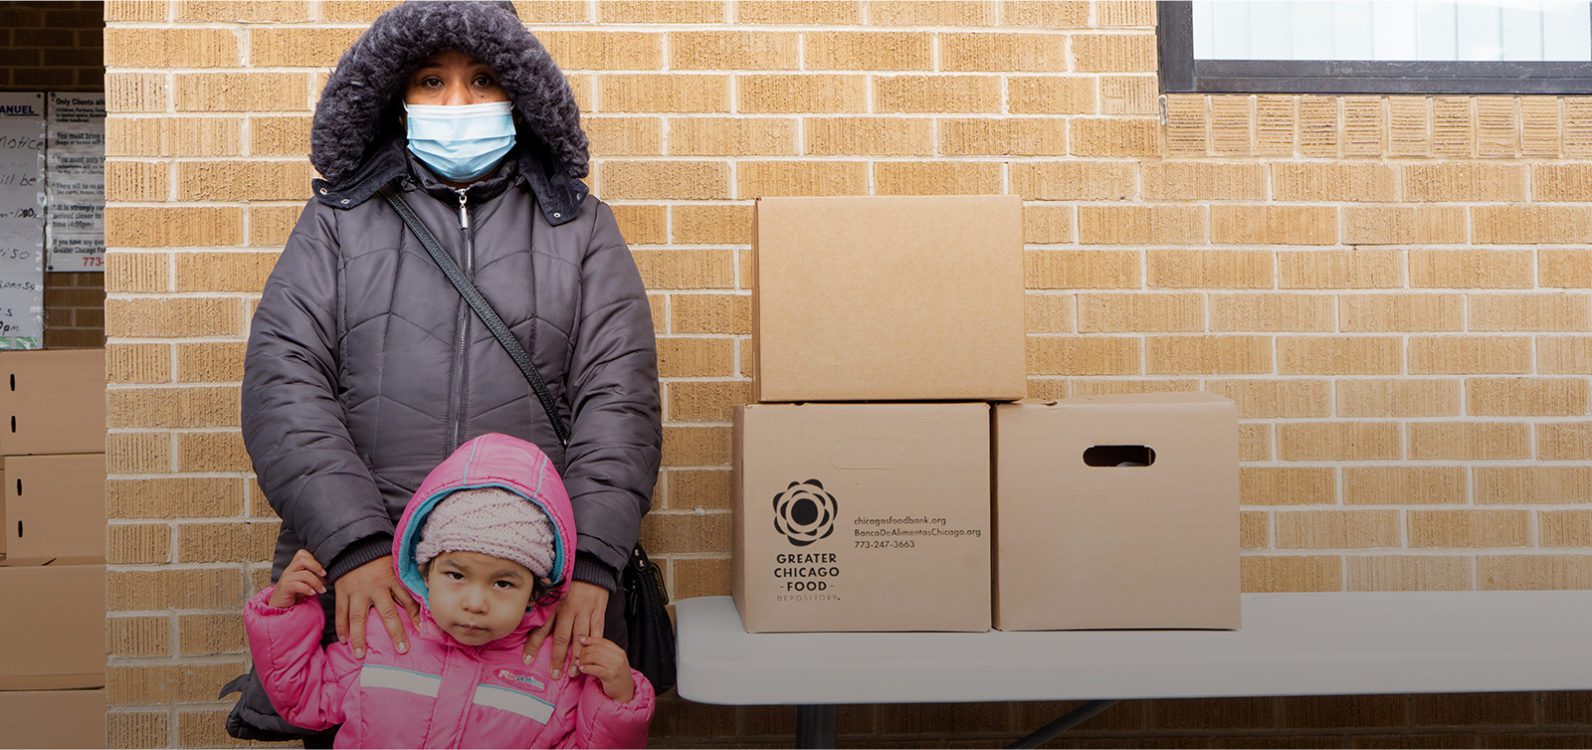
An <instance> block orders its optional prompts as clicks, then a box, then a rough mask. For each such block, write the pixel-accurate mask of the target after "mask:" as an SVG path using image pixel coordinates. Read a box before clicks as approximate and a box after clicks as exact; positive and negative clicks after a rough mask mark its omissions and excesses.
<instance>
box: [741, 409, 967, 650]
mask: <svg viewBox="0 0 1592 750" xmlns="http://www.w3.org/2000/svg"><path fill="white" fill-rule="evenodd" d="M989 460H990V459H989V406H988V405H987V404H982V403H980V404H799V405H797V404H775V405H769V404H753V405H750V406H742V407H740V408H739V409H737V411H736V413H735V472H734V474H735V476H734V483H735V496H736V501H735V518H734V541H733V544H734V562H733V565H734V583H733V588H734V596H735V605H736V608H737V609H738V610H740V613H741V622H742V624H743V625H744V626H745V627H746V629H747V631H748V632H754V633H756V632H795V631H904V630H945V631H985V630H988V629H989V625H990V608H989V601H990V599H989V596H990V535H989V521H990V503H989V470H990V465H989Z"/></svg>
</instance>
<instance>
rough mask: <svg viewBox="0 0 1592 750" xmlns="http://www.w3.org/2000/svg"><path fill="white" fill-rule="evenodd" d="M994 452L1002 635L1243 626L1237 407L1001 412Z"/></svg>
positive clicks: (1200, 401) (1029, 405)
mask: <svg viewBox="0 0 1592 750" xmlns="http://www.w3.org/2000/svg"><path fill="white" fill-rule="evenodd" d="M995 454H996V459H995V543H996V563H995V572H996V581H995V590H996V592H995V626H996V627H998V628H1000V629H1002V630H1070V629H1095V628H1110V629H1129V628H1209V629H1236V628H1238V627H1239V605H1240V590H1239V577H1238V550H1239V544H1238V412H1237V409H1236V408H1235V407H1234V405H1233V402H1231V401H1229V400H1228V399H1226V398H1223V397H1222V396H1218V395H1215V394H1210V393H1150V394H1136V395H1121V396H1090V397H1085V398H1074V399H1066V400H1062V401H1053V402H1036V401H1023V402H1019V403H1015V404H999V405H997V406H996V407H995Z"/></svg>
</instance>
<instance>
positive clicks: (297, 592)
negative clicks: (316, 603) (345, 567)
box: [270, 549, 326, 609]
mask: <svg viewBox="0 0 1592 750" xmlns="http://www.w3.org/2000/svg"><path fill="white" fill-rule="evenodd" d="M324 593H326V568H324V567H321V564H320V563H319V562H317V561H316V560H315V556H314V555H312V554H310V551H309V550H307V549H301V550H299V551H298V552H297V553H295V554H294V555H293V560H292V561H291V562H289V563H288V564H287V570H284V571H282V577H281V578H280V579H278V580H277V582H276V588H275V589H272V590H271V600H270V605H271V606H273V607H276V608H277V609H287V608H288V607H291V606H293V605H295V604H298V603H299V600H300V599H303V598H305V597H309V596H316V595H318V594H324Z"/></svg>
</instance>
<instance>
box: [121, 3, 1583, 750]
mask: <svg viewBox="0 0 1592 750" xmlns="http://www.w3.org/2000/svg"><path fill="white" fill-rule="evenodd" d="M382 7H384V5H382V4H369V3H361V2H334V1H333V0H321V1H320V2H297V3H294V2H281V3H263V2H261V3H226V2H188V1H187V0H178V1H173V2H167V1H166V0H124V1H120V2H118V1H114V0H113V1H112V2H109V3H108V4H107V10H106V12H107V16H108V18H109V26H110V31H109V34H110V36H109V39H110V49H109V51H108V54H109V58H110V59H111V60H112V61H113V63H112V67H111V69H110V71H109V74H108V81H107V90H108V91H109V92H110V97H111V107H112V109H113V116H112V120H111V122H110V125H109V136H110V147H109V161H110V166H111V168H112V169H115V170H119V172H118V173H119V174H126V175H128V176H129V178H128V179H127V180H125V181H118V182H117V183H116V185H117V186H116V188H115V192H114V193H113V194H112V195H111V196H110V200H111V202H112V209H111V211H110V216H109V218H108V225H107V235H108V238H109V244H110V245H111V246H112V247H111V255H110V260H109V264H108V265H109V270H110V273H109V277H108V279H107V282H108V284H109V287H110V294H111V306H110V322H109V325H110V333H111V336H112V340H111V345H110V352H109V355H110V362H111V365H110V370H111V380H112V385H111V391H112V392H111V394H110V398H111V401H110V403H111V412H110V413H111V415H112V417H111V418H112V424H111V435H110V443H109V445H110V447H109V453H110V457H109V461H110V467H111V469H110V470H111V472H112V477H113V478H112V483H111V490H110V501H109V503H110V504H109V510H110V515H111V517H112V519H113V521H112V524H113V534H112V536H111V555H112V571H113V572H112V576H113V577H114V578H115V581H114V583H115V586H114V587H113V590H114V591H116V592H117V593H116V595H115V596H114V597H113V601H112V607H113V609H114V610H115V612H113V613H112V619H111V628H110V634H111V643H112V654H113V656H112V661H113V668H112V679H111V684H112V688H111V693H112V696H111V698H112V701H113V703H114V704H115V705H116V706H117V708H116V716H115V717H114V719H115V720H114V721H113V723H112V726H113V736H112V741H113V744H115V745H117V746H133V745H139V744H167V743H169V744H181V745H200V744H206V743H221V742H224V741H225V737H224V735H223V733H222V732H221V731H220V730H219V727H218V725H217V722H218V720H219V716H220V715H221V712H223V711H224V710H225V707H226V704H225V703H215V702H212V701H210V698H211V694H209V693H207V692H206V690H208V689H209V686H211V685H212V684H213V683H214V682H215V679H216V678H217V677H218V676H219V675H220V674H223V673H226V672H228V671H229V670H235V669H239V668H241V666H242V664H243V662H244V657H243V655H242V650H243V644H242V641H241V638H240V636H239V635H238V632H237V629H236V627H235V622H234V621H233V620H232V619H231V618H233V617H234V616H235V614H236V612H237V610H238V607H239V605H240V604H241V602H242V600H243V597H244V596H245V595H246V594H247V593H248V592H249V591H251V590H253V587H254V586H257V585H259V584H260V582H261V581H263V580H264V578H265V575H266V567H265V560H266V559H267V554H268V551H269V543H268V540H269V537H270V533H271V530H272V527H273V522H274V519H273V517H272V514H271V511H270V510H269V508H268V507H266V506H265V504H264V503H263V502H262V499H261V498H260V497H259V493H258V490H257V488H256V487H255V485H254V483H253V482H252V481H251V479H250V476H249V474H248V473H247V471H246V470H247V463H246V460H245V458H244V456H243V453H242V450H241V446H240V445H239V441H238V439H237V429H236V409H235V405H236V400H237V383H238V380H239V374H240V370H241V362H240V359H241V356H242V342H243V336H244V327H245V324H246V320H247V315H248V312H249V310H250V305H251V302H252V301H253V299H254V298H255V296H256V295H257V292H258V288H259V285H260V283H261V280H262V278H263V275H264V274H265V273H266V271H267V269H268V267H269V263H270V258H271V257H272V254H273V253H275V252H277V251H278V250H279V248H280V245H281V243H282V242H283V239H284V237H285V235H286V232H287V229H288V228H289V227H290V226H291V222H292V220H293V217H294V216H295V215H296V213H297V210H298V206H299V205H300V203H301V201H302V200H303V199H305V198H306V197H307V196H308V184H307V178H308V177H309V169H308V166H307V164H306V162H305V159H304V154H305V153H306V152H307V143H306V140H307V132H308V129H307V121H308V117H309V115H310V112H311V110H312V107H313V103H314V99H315V96H316V93H317V91H318V86H319V85H320V83H321V82H322V81H323V80H324V75H325V73H326V71H327V67H326V66H328V65H330V64H331V63H332V62H333V60H334V58H335V56H336V54H337V51H338V50H339V49H340V48H341V47H342V46H343V45H345V44H346V43H347V42H348V40H349V39H351V38H352V37H353V36H354V35H356V34H357V33H358V32H359V30H360V29H361V28H363V27H364V25H366V24H367V23H368V22H369V20H370V19H371V18H372V17H374V15H375V14H376V13H377V12H378V11H379V10H380V9H381V8H382ZM519 7H520V9H521V14H522V16H523V17H524V18H525V19H526V20H527V23H528V24H530V25H531V27H532V28H533V29H534V30H536V31H537V32H538V34H539V35H540V36H541V38H542V39H543V40H544V41H545V42H546V43H547V45H548V47H549V48H550V49H551V50H552V52H553V54H554V56H555V57H556V58H557V59H558V60H559V62H560V63H561V65H563V67H564V68H565V69H566V71H567V72H568V74H569V77H570V80H571V83H572V85H573V86H574V88H575V91H576V94H577V97H578V98H579V100H580V102H581V105H582V108H583V113H584V118H585V122H586V123H587V125H588V128H589V130H590V132H591V134H592V151H593V156H594V160H593V161H594V170H593V177H592V182H593V186H594V188H595V191H596V193H597V195H599V196H601V197H603V198H605V199H607V200H609V201H611V202H612V203H613V204H614V206H615V211H616V214H617V215H618V217H619V221H620V223H621V226H622V228H623V229H624V231H625V234H626V237H627V238H628V240H629V241H630V243H631V246H632V250H633V252H634V254H635V256H636V259H637V263H638V265H639V266H640V268H641V271H642V274H643V276H644V277H645V279H646V281H647V285H648V288H649V290H650V292H651V300H652V303H653V313H654V315H653V317H654V320H655V323H656V326H657V329H658V334H659V351H660V360H661V361H660V366H661V374H662V380H663V388H664V394H665V413H666V416H665V420H666V422H665V449H664V460H663V463H664V468H663V470H662V472H661V474H660V477H659V482H658V489H657V493H656V503H655V510H654V512H653V514H652V515H651V516H650V517H649V518H648V520H647V521H646V524H645V527H644V538H645V540H646V542H647V543H648V545H649V547H650V549H651V550H652V551H653V552H654V553H656V555H657V557H658V558H660V559H661V560H663V561H664V562H665V564H666V565H667V568H668V571H669V582H670V584H671V587H672V591H673V593H674V594H675V596H677V597H690V596H700V595H711V594H724V593H727V592H728V581H729V562H728V522H729V506H730V501H731V497H730V480H729V467H728V461H729V455H730V430H729V407H730V406H731V405H733V404H736V403H742V402H744V401H746V400H747V399H748V398H749V381H748V380H747V376H746V374H747V371H748V366H749V362H748V356H749V352H750V349H749V347H748V345H747V344H748V341H747V337H748V335H749V333H750V308H749V305H748V296H747V295H748V290H747V288H746V280H747V279H748V278H749V276H748V274H747V263H748V257H749V242H750V237H749V218H750V205H751V201H752V199H753V198H755V197H756V196H758V195H763V194H775V193H800V194H857V195H862V194H889V193H981V192H982V193H1012V194H1017V195H1021V196H1022V197H1023V198H1024V201H1025V206H1026V210H1025V227H1024V231H1025V238H1026V241H1027V243H1028V245H1027V252H1026V268H1027V278H1028V295H1027V296H1028V305H1027V311H1028V321H1029V330H1030V339H1029V341H1030V349H1029V351H1030V354H1029V363H1030V365H1029V372H1030V380H1029V382H1030V389H1031V392H1032V393H1033V394H1035V395H1043V396H1050V397H1054V396H1065V395H1077V394H1087V393H1106V392H1121V391H1132V390H1190V389H1209V390H1213V391H1218V392H1221V393H1225V394H1227V395H1229V396H1231V397H1232V398H1234V399H1235V400H1236V401H1237V402H1238V403H1239V405H1240V411H1241V415H1242V420H1243V425H1242V427H1243V429H1242V441H1243V444H1242V446H1241V447H1242V455H1243V458H1244V463H1243V466H1242V468H1241V479H1242V497H1241V502H1242V504H1243V515H1242V525H1243V541H1244V547H1245V550H1244V559H1243V580H1244V586H1245V589H1246V590H1248V591H1343V590H1351V591H1372V590H1389V589H1431V590H1438V589H1528V588H1592V554H1588V552H1587V549H1588V547H1592V516H1589V515H1588V512H1586V511H1583V510H1581V509H1580V507H1581V506H1585V505H1586V504H1587V503H1589V502H1592V494H1589V492H1592V490H1589V489H1588V488H1589V487H1592V474H1589V473H1588V471H1589V470H1588V469H1587V468H1586V466H1585V465H1586V463H1587V461H1588V460H1589V459H1592V431H1589V430H1588V429H1587V426H1586V423H1587V416H1588V400H1589V397H1592V394H1589V376H1592V330H1589V327H1592V320H1589V318H1592V271H1589V270H1588V268H1589V267H1592V265H1589V263H1588V261H1589V260H1592V256H1589V254H1588V251H1586V250H1585V249H1584V246H1585V245H1586V244H1587V242H1588V241H1589V240H1592V200H1588V187H1587V186H1588V185H1592V171H1588V170H1587V169H1585V168H1584V167H1583V166H1581V165H1580V164H1578V163H1577V159H1579V158H1581V157H1584V156H1587V155H1588V154H1589V153H1592V125H1589V124H1588V123H1592V99H1588V98H1582V97H1455V96H1443V97H1367V96H1351V97H1320V96H1259V97H1250V96H1218V97H1204V96H1187V95H1184V96H1172V97H1168V98H1167V100H1166V101H1165V105H1164V113H1165V114H1164V118H1163V116H1162V114H1161V113H1162V111H1163V110H1162V105H1161V103H1160V102H1159V101H1158V100H1157V96H1156V91H1157V86H1156V80H1155V45H1154V5H1153V3H1151V2H1146V1H1139V2H1117V1H1115V0H1096V1H1095V2H1087V1H1083V0H1080V1H1078V2H1037V1H1035V2H1030V1H1027V0H1020V1H1016V2H993V1H992V2H925V1H920V2H868V3H863V2H844V1H842V2H789V3H786V2H736V3H728V2H709V1H707V0H701V1H693V2H679V3H647V2H618V1H617V0H600V1H599V2H586V1H585V0H576V1H575V2H522V3H519ZM257 68H258V69H260V70H256V69H257ZM1586 705H1588V704H1587V701H1586V696H1585V695H1569V696H1566V695H1556V694H1520V695H1494V696H1415V697H1410V696H1381V697H1359V698H1356V697H1349V698H1312V699H1254V700H1212V701H1145V702H1131V703H1126V704H1122V705H1120V706H1118V707H1117V708H1115V709H1113V710H1112V711H1110V712H1108V713H1106V714H1103V715H1102V716H1100V717H1098V718H1096V719H1095V720H1093V721H1091V722H1090V723H1088V724H1086V725H1085V726H1084V727H1082V728H1081V729H1080V733H1081V735H1080V736H1087V737H1091V738H1096V740H1098V742H1099V743H1100V744H1115V745H1126V746H1139V745H1158V746H1188V747H1213V746H1222V747H1227V746H1240V745H1258V746H1320V745H1330V746H1340V747H1350V746H1352V747H1385V746H1404V745H1414V746H1455V747H1463V746H1476V745H1477V744H1482V745H1488V746H1490V745H1523V746H1532V745H1544V744H1554V743H1560V744H1575V743H1576V742H1583V741H1586V739H1587V731H1588V729H1587V728H1588V727H1589V726H1592V712H1588V711H1587V710H1586V708H1585V706H1586ZM1056 708H1057V706H1054V705H1048V704H1045V705H1041V704H974V705H966V706H918V707H891V706H883V707H873V706H862V707H848V708H846V709H844V710H842V711H841V715H840V727H841V732H842V735H843V742H846V743H849V744H852V745H869V746H872V745H900V746H925V745H927V746H954V747H963V746H983V745H990V744H997V743H998V742H999V741H1000V740H1003V739H1005V740H1009V739H1011V738H1013V737H1014V736H1016V735H1017V734H1019V733H1021V732H1023V731H1026V730H1028V729H1032V728H1033V727H1035V726H1037V725H1038V724H1039V723H1041V722H1042V721H1043V720H1045V719H1048V718H1050V716H1049V714H1050V713H1051V712H1052V711H1053V710H1054V709H1056ZM792 718H793V712H792V711H791V710H790V709H788V708H787V709H774V708H756V709H730V708H716V707H709V706H695V705H691V704H687V703H685V702H683V701H680V700H678V699H675V698H672V697H671V698H668V699H665V701H664V703H663V707H662V710H661V711H660V713H659V716H658V720H657V722H656V723H655V725H654V729H655V732H654V735H655V737H656V738H657V740H656V742H655V744H657V745H660V746H667V745H706V744H718V745H736V746H741V745H777V744H778V743H779V742H780V735H781V734H783V733H785V732H787V731H788V729H789V727H790V721H791V719H792ZM1093 741H1094V740H1091V742H1093Z"/></svg>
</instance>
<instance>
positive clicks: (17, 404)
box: [0, 349, 105, 456]
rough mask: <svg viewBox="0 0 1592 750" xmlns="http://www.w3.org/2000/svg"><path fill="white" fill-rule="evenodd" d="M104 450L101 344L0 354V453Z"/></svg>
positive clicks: (20, 454)
mask: <svg viewBox="0 0 1592 750" xmlns="http://www.w3.org/2000/svg"><path fill="white" fill-rule="evenodd" d="M104 452H105V350H104V349H60V350H43V351H14V352H4V353H0V453H3V454H4V455H7V456H25V455H34V454H45V453H104Z"/></svg>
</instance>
